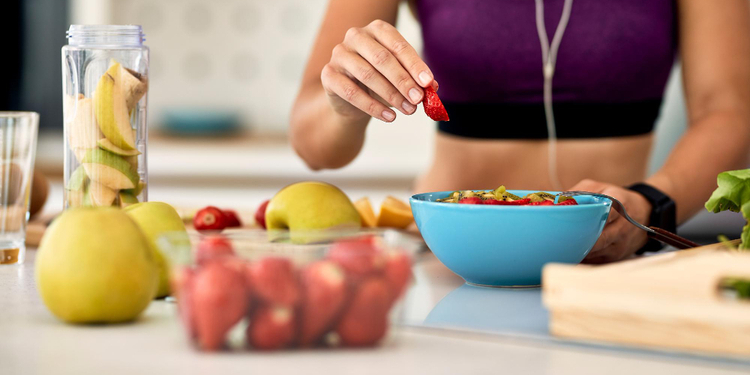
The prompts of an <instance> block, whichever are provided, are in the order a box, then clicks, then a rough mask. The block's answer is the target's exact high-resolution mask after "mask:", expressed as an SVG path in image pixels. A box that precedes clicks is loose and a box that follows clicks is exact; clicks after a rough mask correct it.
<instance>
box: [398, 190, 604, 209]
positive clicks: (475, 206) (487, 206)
mask: <svg viewBox="0 0 750 375" xmlns="http://www.w3.org/2000/svg"><path fill="white" fill-rule="evenodd" d="M466 190H472V191H490V190H494V189H485V190H483V189H466ZM454 191H457V190H445V191H433V192H427V193H419V194H413V195H412V196H411V197H409V203H411V202H417V203H419V204H425V205H430V206H433V205H434V206H438V205H440V206H441V207H457V208H458V209H470V210H481V209H489V210H497V209H509V210H516V209H520V210H524V209H526V210H527V209H532V210H545V211H547V210H560V209H563V210H586V209H589V208H587V207H611V206H612V201H611V200H609V199H607V198H600V197H595V198H596V199H597V200H600V201H599V202H594V203H585V204H578V205H569V206H568V205H566V206H529V205H518V206H515V205H494V204H445V203H444V202H436V201H430V200H423V199H417V197H419V196H424V195H430V194H449V193H452V192H454ZM539 191H544V192H548V193H550V194H557V193H559V191H546V190H522V189H513V190H508V192H510V193H513V194H516V192H524V194H523V195H526V193H525V192H539Z"/></svg>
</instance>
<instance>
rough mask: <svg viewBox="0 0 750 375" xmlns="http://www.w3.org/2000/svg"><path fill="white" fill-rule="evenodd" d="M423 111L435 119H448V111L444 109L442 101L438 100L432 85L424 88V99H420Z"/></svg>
mask: <svg viewBox="0 0 750 375" xmlns="http://www.w3.org/2000/svg"><path fill="white" fill-rule="evenodd" d="M422 104H423V106H424V113H426V114H427V116H430V118H431V119H433V120H435V121H450V118H448V112H446V111H445V106H443V102H441V101H440V98H439V97H438V94H437V92H435V89H433V88H432V87H427V88H425V89H424V99H422Z"/></svg>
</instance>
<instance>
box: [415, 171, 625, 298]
mask: <svg viewBox="0 0 750 375" xmlns="http://www.w3.org/2000/svg"><path fill="white" fill-rule="evenodd" d="M556 194H557V193H555V192H538V191H530V190H506V189H505V188H504V187H502V186H501V187H499V188H497V189H495V190H464V191H442V192H433V193H423V194H416V195H413V196H412V197H411V199H410V200H409V201H410V203H411V209H412V212H413V213H414V220H415V221H416V223H417V227H419V231H420V233H421V234H422V237H423V238H424V240H425V242H426V243H427V246H428V247H429V248H430V249H431V250H432V252H433V253H434V254H435V256H436V257H437V258H438V259H439V260H440V261H441V262H442V263H443V264H445V266H446V267H448V268H449V269H451V271H453V272H455V273H456V274H458V275H459V276H461V277H462V278H463V279H464V280H466V281H467V282H469V283H471V284H476V285H487V286H503V287H512V286H538V285H539V284H540V283H541V276H542V267H544V265H545V264H547V263H579V262H580V261H581V260H583V258H584V257H586V255H587V254H588V253H589V251H590V250H591V248H592V247H593V246H594V244H595V243H596V240H597V239H598V238H599V235H600V234H601V232H602V230H603V229H604V224H606V221H607V216H608V215H609V210H610V207H611V203H612V202H611V201H609V200H608V199H604V198H598V197H593V196H577V197H575V198H572V197H564V196H556Z"/></svg>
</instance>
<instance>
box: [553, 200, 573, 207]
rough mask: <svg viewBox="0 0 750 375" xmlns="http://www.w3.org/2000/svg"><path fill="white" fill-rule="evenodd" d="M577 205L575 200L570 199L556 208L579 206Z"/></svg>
mask: <svg viewBox="0 0 750 375" xmlns="http://www.w3.org/2000/svg"><path fill="white" fill-rule="evenodd" d="M577 205H578V202H576V200H575V199H568V200H566V201H562V202H560V203H558V204H556V205H555V206H577Z"/></svg>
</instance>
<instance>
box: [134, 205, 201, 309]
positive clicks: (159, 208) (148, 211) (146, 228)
mask: <svg viewBox="0 0 750 375" xmlns="http://www.w3.org/2000/svg"><path fill="white" fill-rule="evenodd" d="M124 211H125V212H126V213H127V214H128V215H129V216H130V217H131V218H132V219H133V221H135V222H136V224H138V226H139V227H140V228H141V231H142V232H143V233H144V234H145V235H146V238H147V239H148V242H149V247H150V249H151V251H152V252H153V254H154V259H155V261H156V263H157V265H158V267H159V288H158V291H157V293H156V297H157V298H161V297H166V296H168V295H169V294H170V293H171V290H170V285H169V270H170V268H171V266H170V264H169V261H168V258H167V256H166V254H164V253H163V251H162V249H161V248H160V247H159V245H158V244H159V241H158V240H159V237H161V236H163V235H166V234H168V235H169V236H171V237H172V240H173V241H177V240H182V241H186V242H187V241H190V239H189V238H188V235H187V231H186V230H185V224H183V223H182V219H181V218H180V215H179V214H177V211H176V210H175V209H174V207H172V206H170V205H169V204H167V203H164V202H142V203H136V204H132V205H129V206H127V207H125V209H124ZM178 237H179V238H178ZM175 255H176V254H172V256H175Z"/></svg>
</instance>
